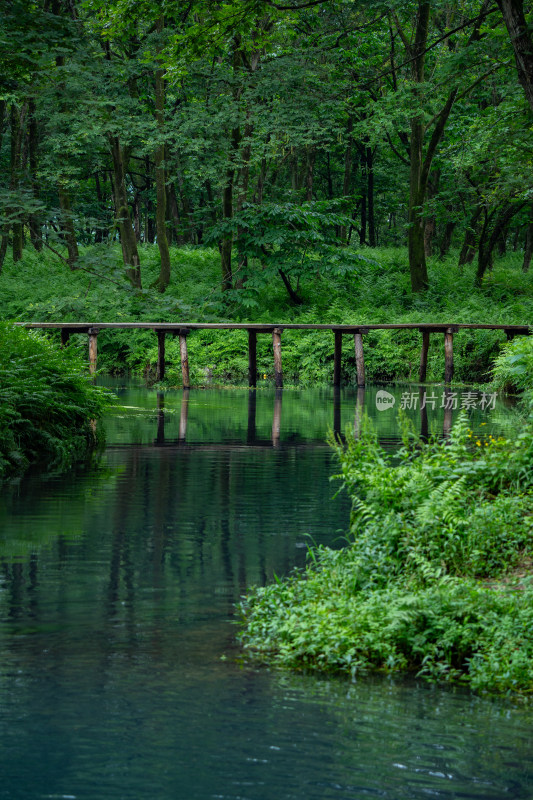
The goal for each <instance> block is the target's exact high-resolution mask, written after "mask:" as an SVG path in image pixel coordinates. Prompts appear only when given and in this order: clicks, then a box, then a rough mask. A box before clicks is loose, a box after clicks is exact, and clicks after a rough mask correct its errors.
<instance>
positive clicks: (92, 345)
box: [87, 328, 98, 375]
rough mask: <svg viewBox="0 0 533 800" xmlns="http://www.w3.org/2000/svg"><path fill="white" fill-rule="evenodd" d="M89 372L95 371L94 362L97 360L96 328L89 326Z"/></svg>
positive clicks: (93, 372) (91, 373) (92, 373)
mask: <svg viewBox="0 0 533 800" xmlns="http://www.w3.org/2000/svg"><path fill="white" fill-rule="evenodd" d="M87 333H88V334H89V374H90V375H94V374H95V373H96V364H97V360H98V328H89V330H88V331H87Z"/></svg>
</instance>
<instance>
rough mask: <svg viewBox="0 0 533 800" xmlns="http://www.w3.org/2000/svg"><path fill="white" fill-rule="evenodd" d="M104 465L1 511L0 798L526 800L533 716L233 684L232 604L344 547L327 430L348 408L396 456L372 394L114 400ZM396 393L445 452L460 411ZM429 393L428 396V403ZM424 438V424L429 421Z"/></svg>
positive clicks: (427, 695) (392, 696)
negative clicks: (440, 435)
mask: <svg viewBox="0 0 533 800" xmlns="http://www.w3.org/2000/svg"><path fill="white" fill-rule="evenodd" d="M115 388H116V390H117V392H118V394H119V397H120V402H121V404H122V407H121V408H117V409H115V410H113V411H112V412H111V413H110V414H109V415H108V417H107V418H106V420H105V427H106V430H107V447H106V449H105V451H104V452H103V453H101V454H100V455H99V456H98V457H97V458H95V459H93V460H92V461H91V462H89V463H87V464H80V465H78V466H77V467H76V468H75V469H73V470H71V471H70V472H69V473H68V474H66V475H65V474H54V473H45V474H43V473H37V472H35V473H33V474H29V475H27V476H26V477H25V478H24V479H23V480H19V481H14V482H12V483H10V484H7V485H5V486H4V487H3V488H2V492H1V494H0V532H1V533H0V648H1V658H0V798H17V799H18V798H20V800H27V799H29V798H87V799H89V798H91V800H92V799H93V798H94V800H97V799H98V800H108V798H109V800H110V799H111V798H113V800H117V798H124V800H140V798H150V799H151V800H152V799H155V798H157V800H171V798H172V800H181V799H183V800H211V798H225V799H227V800H282V799H285V798H286V799H287V800H289V798H290V799H291V800H292V799H293V798H294V800H308V799H314V798H316V799H317V800H319V799H320V800H321V799H322V798H338V799H339V800H345V799H346V800H347V799H348V798H361V799H362V798H373V797H375V798H390V799H391V800H403V798H405V800H413V798H426V797H440V798H503V797H510V798H531V797H533V726H532V723H533V710H531V709H530V708H528V707H527V706H526V707H521V706H520V705H514V704H512V703H511V702H509V701H507V700H505V699H503V700H493V699H489V698H483V697H476V696H474V695H472V694H470V693H469V692H468V691H466V690H464V689H458V688H449V687H437V686H433V685H429V684H425V683H422V682H416V681H414V680H403V679H399V678H394V679H392V678H387V677H369V678H361V679H358V680H357V682H355V683H354V682H351V681H350V680H345V679H339V678H333V679H332V678H327V679H326V678H321V677H316V676H312V675H290V674H283V673H277V672H271V671H269V670H267V669H265V668H260V667H256V666H251V665H250V664H247V663H243V662H242V660H241V658H240V652H239V648H238V645H237V644H236V642H235V634H236V625H235V603H236V602H238V600H239V597H240V595H241V594H242V593H243V592H244V591H245V589H246V587H247V586H249V585H252V584H258V583H259V584H262V583H264V582H266V581H271V580H273V579H274V576H275V575H286V574H287V573H288V572H289V571H290V570H291V569H292V568H293V567H294V566H295V565H296V566H298V565H300V566H301V565H303V563H304V562H305V556H306V552H307V548H308V545H309V543H310V542H315V543H324V544H329V545H331V546H333V547H340V546H342V544H343V539H342V535H343V532H344V531H345V530H346V529H347V525H348V515H349V504H348V500H347V498H346V497H345V496H344V495H342V494H340V495H339V496H338V497H334V494H335V491H336V488H337V487H336V485H335V483H332V482H331V481H330V475H331V474H333V473H334V472H335V469H336V467H335V461H334V457H333V455H332V453H331V452H330V450H329V448H328V447H327V445H325V443H324V440H325V437H326V433H327V430H328V428H330V427H334V428H337V429H338V430H339V431H341V432H343V433H345V434H346V435H353V434H354V433H355V434H357V427H358V418H359V417H358V410H357V409H358V406H360V405H361V404H364V405H365V408H366V409H367V410H368V411H369V412H371V413H372V415H373V417H374V419H375V424H376V426H377V429H378V431H379V434H380V437H381V439H382V440H383V441H384V443H385V444H386V446H387V447H394V446H395V443H396V442H397V440H398V429H397V423H396V415H395V412H394V409H393V408H392V405H391V404H392V401H390V399H389V400H387V401H383V402H381V405H380V401H379V400H378V388H369V389H368V390H367V391H366V393H365V395H364V396H363V395H362V393H361V392H359V395H358V394H357V392H354V391H352V390H343V391H342V392H341V393H340V394H339V395H337V396H336V397H335V396H334V395H333V391H330V390H326V389H324V390H307V391H305V390H301V391H299V390H284V392H283V393H282V394H280V393H278V394H277V395H276V394H275V393H274V392H273V391H272V390H269V389H259V390H258V391H257V392H255V393H254V392H248V391H247V390H238V389H231V390H229V389H228V390H206V391H191V392H190V393H183V392H181V391H176V392H167V393H166V394H165V395H164V396H163V395H157V394H156V393H155V392H153V391H148V390H146V389H144V388H142V387H138V386H133V385H129V386H120V385H119V384H115ZM417 393H418V390H416V392H412V393H410V392H409V394H407V393H406V390H405V389H394V390H392V389H391V390H390V392H389V394H392V396H393V398H394V406H395V407H396V408H398V406H400V405H402V404H403V405H404V406H405V409H406V413H407V414H408V415H410V416H411V417H412V419H413V422H414V424H415V425H417V426H421V427H422V428H424V427H426V428H427V427H429V428H430V429H431V428H432V427H434V428H435V430H437V431H439V430H440V431H442V429H443V428H444V430H445V432H446V429H447V427H448V426H449V422H450V416H451V417H455V416H456V415H457V413H458V411H459V408H460V405H461V403H463V404H464V405H465V406H468V407H469V413H470V414H471V418H472V425H473V427H474V429H475V430H479V431H480V432H481V431H483V432H488V431H490V432H499V431H502V430H503V431H505V432H509V431H512V429H513V426H514V425H516V418H515V416H514V412H513V410H512V409H511V408H508V407H507V406H506V404H505V403H502V402H501V401H499V400H498V402H496V403H494V408H493V407H492V400H491V399H490V398H487V397H485V398H484V399H483V397H482V394H481V393H476V392H472V393H471V394H470V396H469V397H466V395H467V392H466V391H465V392H460V391H459V393H458V395H457V398H456V401H457V402H456V406H457V408H451V414H448V415H447V414H446V408H445V407H444V408H440V406H441V405H444V406H445V405H446V402H447V401H443V402H441V400H440V394H442V393H443V390H442V389H441V388H438V389H437V390H436V394H437V395H438V400H437V402H434V403H433V406H435V408H433V406H432V405H431V403H429V404H428V403H426V404H425V405H426V409H429V412H428V414H426V416H424V414H423V413H421V411H420V400H419V401H418V406H417V404H416V403H415V400H416V396H417ZM439 393H440V394H439ZM428 417H429V419H428Z"/></svg>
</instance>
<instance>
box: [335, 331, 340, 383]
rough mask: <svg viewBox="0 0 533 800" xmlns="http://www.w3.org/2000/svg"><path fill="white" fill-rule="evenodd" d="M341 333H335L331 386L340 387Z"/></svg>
mask: <svg viewBox="0 0 533 800" xmlns="http://www.w3.org/2000/svg"><path fill="white" fill-rule="evenodd" d="M341 361H342V331H335V350H334V355H333V386H340V385H341Z"/></svg>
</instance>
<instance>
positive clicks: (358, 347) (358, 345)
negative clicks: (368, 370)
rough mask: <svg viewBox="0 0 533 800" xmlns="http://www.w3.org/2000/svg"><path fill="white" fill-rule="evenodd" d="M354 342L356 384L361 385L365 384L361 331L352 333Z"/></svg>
mask: <svg viewBox="0 0 533 800" xmlns="http://www.w3.org/2000/svg"><path fill="white" fill-rule="evenodd" d="M353 338H354V344H355V366H356V368H357V385H358V386H359V387H363V386H364V385H365V356H364V353H363V334H362V333H361V332H358V333H354V336H353Z"/></svg>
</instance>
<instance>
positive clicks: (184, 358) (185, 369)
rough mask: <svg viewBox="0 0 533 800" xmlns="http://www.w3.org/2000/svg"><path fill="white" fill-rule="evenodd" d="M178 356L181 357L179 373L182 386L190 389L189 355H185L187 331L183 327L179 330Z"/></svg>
mask: <svg viewBox="0 0 533 800" xmlns="http://www.w3.org/2000/svg"><path fill="white" fill-rule="evenodd" d="M179 335H180V358H181V375H182V379H183V388H184V389H190V387H191V382H190V379H189V357H188V355H187V336H188V335H189V331H188V330H187V329H185V328H183V329H182V330H180V334H179Z"/></svg>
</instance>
